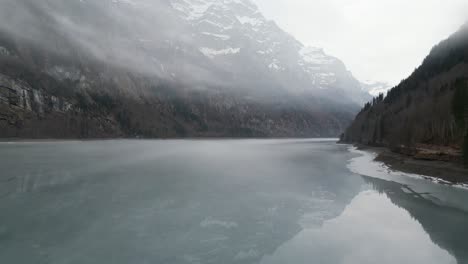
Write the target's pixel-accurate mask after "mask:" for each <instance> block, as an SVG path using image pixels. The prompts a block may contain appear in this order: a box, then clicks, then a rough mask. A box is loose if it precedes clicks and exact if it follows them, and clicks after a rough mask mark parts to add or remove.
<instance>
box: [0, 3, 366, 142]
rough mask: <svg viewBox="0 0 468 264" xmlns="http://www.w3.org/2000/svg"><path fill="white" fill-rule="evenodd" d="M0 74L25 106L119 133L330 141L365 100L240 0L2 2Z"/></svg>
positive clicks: (332, 65) (340, 72) (334, 64)
mask: <svg viewBox="0 0 468 264" xmlns="http://www.w3.org/2000/svg"><path fill="white" fill-rule="evenodd" d="M0 74H2V75H3V76H0V77H2V78H0V81H2V80H3V82H4V83H1V85H4V86H7V87H9V88H11V89H16V88H12V86H14V87H22V88H18V91H17V93H18V94H24V96H20V98H18V100H19V101H23V102H24V101H28V100H30V101H31V102H30V103H32V105H41V107H40V108H37V109H36V110H34V109H33V108H34V107H26V104H23V106H24V108H25V109H26V110H27V111H33V112H35V113H36V112H38V113H39V114H40V115H42V114H44V113H45V112H47V111H45V110H44V109H45V108H47V107H49V106H51V105H54V107H52V108H51V109H52V110H51V111H55V110H56V109H62V108H61V106H58V105H57V102H61V103H59V105H67V107H66V109H68V110H70V109H72V110H73V111H75V112H74V114H76V115H80V118H84V120H87V121H86V122H88V121H89V120H88V118H89V116H90V115H86V117H83V116H82V115H83V113H84V112H86V111H91V112H92V113H93V115H97V116H100V118H103V119H104V120H113V121H112V122H111V121H109V122H111V123H112V125H110V128H108V129H107V130H111V131H113V130H115V129H116V128H118V129H119V130H121V132H120V133H121V134H125V135H128V134H144V135H147V136H160V135H163V136H174V135H180V134H184V135H185V134H186V135H202V136H203V135H210V136H212V135H238V134H247V135H265V136H278V135H280V136H297V135H300V136H320V135H335V136H336V135H338V134H339V133H340V131H341V130H342V129H343V127H344V126H345V125H346V124H347V122H349V121H350V120H351V118H352V116H353V114H354V113H355V111H357V110H358V109H359V105H362V104H363V103H364V102H366V101H368V100H369V99H370V95H369V94H368V93H366V92H365V91H363V90H362V88H361V84H360V83H359V81H357V80H356V79H355V78H354V77H353V76H352V74H351V73H350V72H349V71H348V70H347V68H346V66H345V65H344V64H343V62H341V61H340V60H339V59H337V58H335V57H332V56H330V55H327V54H326V53H325V52H324V51H323V50H322V49H320V48H311V47H305V46H304V45H303V44H302V43H300V42H299V41H298V40H296V39H295V38H294V37H292V36H291V35H289V34H288V33H286V32H285V31H283V30H282V29H281V28H279V27H278V26H277V25H276V24H275V23H274V22H273V21H269V20H267V19H265V17H264V16H263V15H262V14H261V12H260V11H259V10H258V8H257V7H256V5H255V4H253V3H252V2H251V1H250V0H70V1H64V0H44V1H33V0H3V1H2V2H1V3H0ZM18 81H20V83H21V85H19V84H18ZM12 84H15V85H12ZM26 91H29V92H26ZM0 92H1V91H0ZM29 93H31V96H29V95H28V94H29ZM34 94H36V95H34ZM0 97H1V93H0ZM33 101H37V102H35V103H34V102H33ZM47 101H50V102H49V103H47V104H46V102H47ZM122 101H125V102H126V103H124V104H122ZM120 108H124V109H120ZM54 109H55V110H54ZM116 109H118V111H117V110H116ZM39 110H40V111H39ZM62 110H63V109H62ZM62 110H61V111H62ZM85 110H86V111H85ZM98 110H99V113H98V112H96V111H98ZM12 111H13V113H16V110H12ZM70 111H71V110H70ZM152 111H157V113H156V114H153V115H151V113H152ZM62 112H63V111H62ZM176 112H177V113H176ZM214 112H216V114H217V115H219V116H216V117H215V116H213V113H214ZM36 114H37V113H36ZM174 115H182V116H183V118H182V117H180V118H178V117H174ZM12 116H13V117H15V114H12ZM142 116H145V118H142ZM149 116H150V117H151V120H152V121H151V122H157V124H158V125H153V124H154V123H151V122H149V120H148V118H150V117H149ZM75 119H76V118H75ZM54 120H55V119H54ZM194 120H195V121H194ZM227 120H230V121H227ZM11 122H13V121H9V123H11ZM54 122H55V121H54ZM93 122H95V120H94V121H93ZM93 122H91V123H93ZM226 122H229V125H228V124H227V123H226ZM23 124H24V123H23ZM93 124H94V123H93ZM215 124H216V125H215ZM76 126H78V127H80V126H81V125H76ZM93 126H94V125H93ZM229 126H231V127H229ZM226 127H228V128H226ZM15 129H19V128H15ZM15 129H14V130H13V131H16V130H15ZM70 129H73V128H70ZM96 129H97V128H96ZM99 129H103V128H102V127H101V128H99ZM226 129H228V132H226V131H225V130H226ZM19 130H21V129H19ZM21 131H22V130H21ZM181 131H184V133H182V132H181ZM239 131H241V132H239ZM246 131H247V132H246ZM101 132H102V131H101ZM44 133H45V134H47V133H48V132H44ZM102 133H104V135H105V134H106V133H108V132H102ZM85 134H86V135H84V136H92V135H96V134H97V132H93V133H91V132H90V133H85ZM99 135H100V134H99Z"/></svg>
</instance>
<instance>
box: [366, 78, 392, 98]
mask: <svg viewBox="0 0 468 264" xmlns="http://www.w3.org/2000/svg"><path fill="white" fill-rule="evenodd" d="M361 86H362V90H364V91H366V92H368V93H370V94H371V95H372V96H378V95H379V94H381V93H383V94H386V93H387V92H388V90H390V89H391V88H392V87H391V86H390V84H388V83H385V82H377V81H372V80H365V81H363V82H361Z"/></svg>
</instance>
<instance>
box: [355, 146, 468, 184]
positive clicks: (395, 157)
mask: <svg viewBox="0 0 468 264" xmlns="http://www.w3.org/2000/svg"><path fill="white" fill-rule="evenodd" d="M358 147H359V148H360V149H364V150H365V149H371V148H372V150H374V151H376V152H377V153H378V156H377V158H376V161H380V162H383V163H385V164H386V165H387V166H389V167H390V168H391V169H393V170H398V171H402V172H405V173H413V174H419V175H422V176H427V177H435V178H439V179H442V180H443V182H450V183H452V184H468V167H466V166H463V163H461V161H460V159H461V152H460V151H458V150H457V149H456V148H451V147H438V146H418V147H417V148H411V149H409V148H399V149H393V150H390V149H388V148H377V147H368V146H363V145H361V146H358Z"/></svg>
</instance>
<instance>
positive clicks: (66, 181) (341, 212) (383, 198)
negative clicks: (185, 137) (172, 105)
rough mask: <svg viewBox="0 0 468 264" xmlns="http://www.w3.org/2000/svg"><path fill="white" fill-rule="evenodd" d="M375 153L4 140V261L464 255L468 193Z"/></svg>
mask: <svg viewBox="0 0 468 264" xmlns="http://www.w3.org/2000/svg"><path fill="white" fill-rule="evenodd" d="M366 155H368V154H365V153H358V152H356V151H349V147H348V146H344V145H336V144H335V143H334V142H333V141H325V140H324V141H320V140H239V141H236V140H226V141H215V140H213V141H101V142H50V143H1V144H0V166H1V174H0V263H8V264H10V263H14V264H16V263H25V264H26V263H27V264H30V263H53V264H68V263H69V264H83V263H86V264H94V263H96V264H104V263H109V264H120V263H122V264H130V263H131V264H139V263H142V264H143V263H145V264H146V263H156V264H159V263H220V264H225V263H262V264H267V263H278V264H279V263H304V264H305V263H318V264H327V263H329V264H336V263H346V264H360V263H369V264H370V263H372V264H374V263H400V264H401V263H412V264H413V263H425V264H431V263H434V264H444V263H468V209H467V208H468V192H467V191H465V190H463V189H460V188H454V187H447V186H443V185H437V184H434V183H431V182H428V181H423V180H420V179H417V178H410V177H403V176H402V177H399V176H395V175H393V176H392V175H391V173H390V172H386V171H385V170H381V167H379V166H376V164H375V163H372V162H371V161H370V159H368V157H366ZM352 171H353V172H352ZM360 174H362V175H360ZM364 175H367V176H364ZM369 176H371V177H369ZM374 176H375V177H374Z"/></svg>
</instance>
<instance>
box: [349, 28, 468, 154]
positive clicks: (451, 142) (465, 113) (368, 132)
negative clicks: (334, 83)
mask: <svg viewBox="0 0 468 264" xmlns="http://www.w3.org/2000/svg"><path fill="white" fill-rule="evenodd" d="M467 80H468V26H467V25H465V26H463V27H462V28H461V29H460V31H458V32H457V33H455V34H454V35H452V36H451V37H450V38H449V39H447V40H445V41H443V42H441V43H440V44H439V45H437V46H436V47H434V48H433V50H432V51H431V53H430V54H429V56H428V57H427V58H426V59H425V60H424V62H423V64H422V65H421V66H420V67H419V68H417V69H416V70H415V72H414V73H413V74H412V75H411V76H410V77H409V78H408V79H406V80H404V81H403V82H402V83H401V84H400V85H398V86H397V87H395V88H393V89H392V90H391V91H389V93H388V95H387V96H386V97H385V98H384V97H382V96H381V97H379V98H376V99H374V101H373V102H372V103H371V104H368V105H366V107H365V108H364V109H363V110H362V111H361V112H360V113H359V114H358V116H357V117H356V119H355V121H354V122H353V123H352V125H351V126H350V127H349V128H348V129H347V131H346V133H345V134H344V135H343V138H342V140H343V141H345V142H357V143H363V144H368V145H383V146H389V147H392V148H394V149H400V150H402V149H406V150H404V152H407V153H408V154H411V155H419V154H421V153H424V152H431V153H432V152H433V151H432V150H431V149H434V148H433V147H431V146H434V145H436V146H445V147H447V151H439V152H438V153H439V154H438V155H440V156H445V155H446V154H448V153H450V152H453V150H455V152H456V151H457V150H458V151H459V152H461V151H462V149H463V146H465V147H466V145H467V144H468V141H467V140H466V138H467V134H468V133H467V127H468V82H467ZM411 149H413V150H411ZM402 151H403V150H402ZM408 151H409V152H408ZM466 154H468V152H466ZM421 155H422V154H421ZM426 156H427V155H426ZM444 159H445V158H444Z"/></svg>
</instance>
